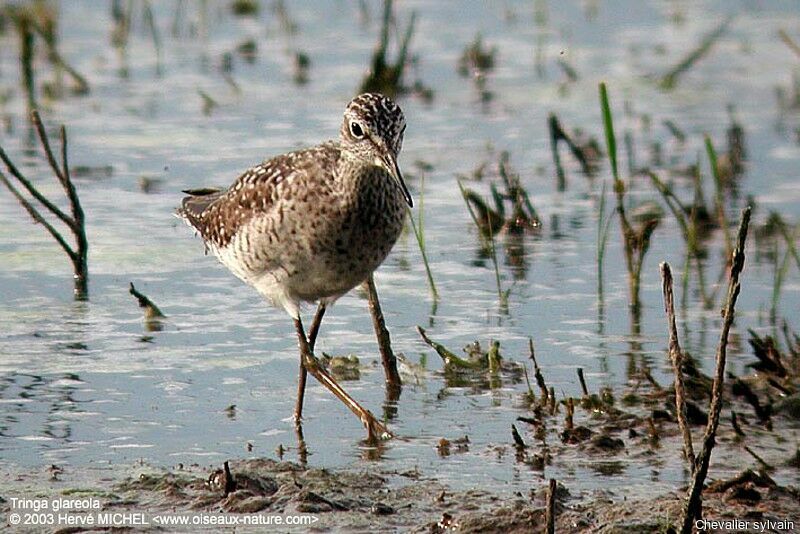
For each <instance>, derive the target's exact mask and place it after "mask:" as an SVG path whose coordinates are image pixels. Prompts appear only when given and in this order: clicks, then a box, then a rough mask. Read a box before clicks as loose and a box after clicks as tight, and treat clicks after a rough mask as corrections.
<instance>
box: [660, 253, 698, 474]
mask: <svg viewBox="0 0 800 534" xmlns="http://www.w3.org/2000/svg"><path fill="white" fill-rule="evenodd" d="M661 282H662V288H663V291H664V308H665V309H666V312H667V324H668V326H669V356H670V360H672V372H673V374H674V375H675V409H676V412H677V414H678V426H679V427H680V429H681V433H682V434H683V454H684V455H685V456H686V461H687V462H688V463H689V471H690V472H691V473H694V447H693V446H692V432H691V430H690V429H689V423H688V421H687V420H686V390H685V389H684V387H683V370H682V366H683V351H681V346H680V342H679V341H678V327H677V325H676V324H675V300H674V298H673V293H672V269H670V266H669V263H666V262H664V263H662V264H661Z"/></svg>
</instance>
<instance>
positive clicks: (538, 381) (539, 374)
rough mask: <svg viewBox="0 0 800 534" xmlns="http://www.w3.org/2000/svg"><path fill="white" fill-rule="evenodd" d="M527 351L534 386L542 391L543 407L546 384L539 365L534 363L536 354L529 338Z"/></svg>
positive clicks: (545, 399)
mask: <svg viewBox="0 0 800 534" xmlns="http://www.w3.org/2000/svg"><path fill="white" fill-rule="evenodd" d="M528 350H529V352H530V357H531V360H533V372H534V378H536V384H537V385H538V386H539V389H540V390H541V391H542V405H545V404H547V399H548V396H549V394H548V392H547V384H546V383H545V381H544V376H543V375H542V370H541V369H540V368H539V363H538V362H537V361H536V352H535V351H534V349H533V338H530V337H529V338H528Z"/></svg>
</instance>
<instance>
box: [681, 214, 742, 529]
mask: <svg viewBox="0 0 800 534" xmlns="http://www.w3.org/2000/svg"><path fill="white" fill-rule="evenodd" d="M749 223H750V207H747V208H745V209H744V210H743V211H742V220H741V223H740V224H739V232H738V235H737V238H736V248H734V249H733V254H732V257H731V259H730V263H731V275H730V280H729V282H728V298H727V300H726V302H725V308H724V309H723V315H722V317H723V321H722V332H721V333H720V338H719V345H718V346H717V357H716V368H715V372H714V382H713V384H712V386H711V406H710V408H709V414H708V424H707V426H706V431H705V434H704V435H703V447H702V449H701V450H700V453H699V454H698V456H697V459H696V461H695V469H694V474H693V477H692V482H691V484H690V485H689V493H688V497H687V499H686V503H685V504H684V508H683V517H682V519H681V523H682V527H681V533H682V534H691V532H692V526H693V525H694V520H695V518H696V517H699V515H700V509H701V497H702V492H703V483H704V482H705V479H706V475H707V474H708V465H709V462H710V461H711V450H712V449H713V448H714V443H715V437H716V435H717V427H718V426H719V414H720V412H721V411H722V386H723V383H724V380H725V361H726V358H727V349H728V333H729V332H730V329H731V326H732V325H733V318H734V310H735V307H736V299H737V298H738V296H739V290H740V288H741V286H740V285H739V275H740V274H741V272H742V269H744V245H745V240H746V239H747V227H748V224H749Z"/></svg>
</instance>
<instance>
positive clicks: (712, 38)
mask: <svg viewBox="0 0 800 534" xmlns="http://www.w3.org/2000/svg"><path fill="white" fill-rule="evenodd" d="M732 20H733V18H732V17H729V18H727V19H726V20H725V21H723V22H722V24H720V25H719V26H717V27H716V28H715V29H714V30H713V31H712V32H711V33H709V34H708V35H706V36H705V37H704V38H703V40H702V41H701V42H700V45H699V46H697V48H695V49H694V50H692V51H691V52H690V53H689V54H688V55H686V56H685V57H684V58H683V59H682V60H681V61H680V63H678V64H677V65H675V66H674V67H673V68H672V69H670V71H669V72H668V73H667V74H665V75H664V77H663V78H661V86H662V87H663V88H665V89H672V88H673V87H675V84H676V83H677V82H678V78H679V77H680V76H681V75H682V74H683V73H684V72H686V71H688V70H689V69H691V68H692V66H693V65H694V64H695V63H696V62H697V61H699V60H700V59H701V58H702V57H703V56H705V55H706V54H707V53H708V52H709V51H710V50H711V47H713V46H714V43H716V42H717V40H719V38H720V37H722V35H723V34H724V33H725V32H726V31H727V29H728V26H729V25H730V23H731V21H732Z"/></svg>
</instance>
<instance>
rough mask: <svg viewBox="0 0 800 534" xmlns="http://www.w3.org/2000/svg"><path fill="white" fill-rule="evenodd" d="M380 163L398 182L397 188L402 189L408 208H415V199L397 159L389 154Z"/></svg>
mask: <svg viewBox="0 0 800 534" xmlns="http://www.w3.org/2000/svg"><path fill="white" fill-rule="evenodd" d="M378 163H379V164H380V166H381V167H383V168H384V169H386V171H387V172H388V173H389V174H391V175H392V178H394V179H395V182H397V186H398V187H399V188H400V191H402V192H403V196H404V197H405V199H406V203H407V204H408V207H410V208H413V207H414V199H412V198H411V193H410V192H409V190H408V187H406V183H405V181H404V180H403V175H402V174H401V173H400V167H399V166H398V165H397V159H396V158H395V157H394V156H393V155H392V154H389V153H387V154H386V155H385V156H384V157H383V158H381V159H380V160H379V161H378Z"/></svg>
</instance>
